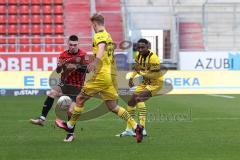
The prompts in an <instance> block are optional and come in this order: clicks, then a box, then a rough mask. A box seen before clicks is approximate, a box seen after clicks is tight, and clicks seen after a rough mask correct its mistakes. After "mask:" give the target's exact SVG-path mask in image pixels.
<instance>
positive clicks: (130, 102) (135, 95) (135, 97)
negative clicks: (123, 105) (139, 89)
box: [128, 94, 138, 106]
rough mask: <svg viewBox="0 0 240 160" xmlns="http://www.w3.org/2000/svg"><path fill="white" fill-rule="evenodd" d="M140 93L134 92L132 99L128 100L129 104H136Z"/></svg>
mask: <svg viewBox="0 0 240 160" xmlns="http://www.w3.org/2000/svg"><path fill="white" fill-rule="evenodd" d="M137 99H138V95H137V94H133V95H132V97H131V99H130V100H129V101H128V106H135V105H136V104H137Z"/></svg>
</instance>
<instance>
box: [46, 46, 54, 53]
mask: <svg viewBox="0 0 240 160" xmlns="http://www.w3.org/2000/svg"><path fill="white" fill-rule="evenodd" d="M45 52H53V46H52V45H45Z"/></svg>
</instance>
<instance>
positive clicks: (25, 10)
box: [20, 5, 29, 15]
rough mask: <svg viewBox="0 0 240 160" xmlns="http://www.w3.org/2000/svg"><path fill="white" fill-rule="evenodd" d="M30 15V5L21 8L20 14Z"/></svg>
mask: <svg viewBox="0 0 240 160" xmlns="http://www.w3.org/2000/svg"><path fill="white" fill-rule="evenodd" d="M28 13H29V8H28V5H22V6H20V14H21V15H22V14H28Z"/></svg>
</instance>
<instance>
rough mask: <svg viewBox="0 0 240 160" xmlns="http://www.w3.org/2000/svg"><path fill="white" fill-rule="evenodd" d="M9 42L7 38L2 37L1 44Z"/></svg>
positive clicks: (0, 37)
mask: <svg viewBox="0 0 240 160" xmlns="http://www.w3.org/2000/svg"><path fill="white" fill-rule="evenodd" d="M6 43H7V40H6V37H5V36H0V44H6Z"/></svg>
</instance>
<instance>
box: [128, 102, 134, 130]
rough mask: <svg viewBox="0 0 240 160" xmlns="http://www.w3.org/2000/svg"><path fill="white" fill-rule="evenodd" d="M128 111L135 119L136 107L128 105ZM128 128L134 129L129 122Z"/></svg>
mask: <svg viewBox="0 0 240 160" xmlns="http://www.w3.org/2000/svg"><path fill="white" fill-rule="evenodd" d="M127 111H128V113H129V114H130V116H131V117H132V118H133V119H134V117H135V112H136V107H130V106H128V107H127ZM126 129H132V126H131V124H129V123H127V128H126Z"/></svg>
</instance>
